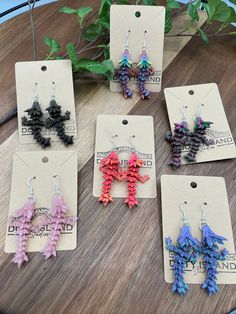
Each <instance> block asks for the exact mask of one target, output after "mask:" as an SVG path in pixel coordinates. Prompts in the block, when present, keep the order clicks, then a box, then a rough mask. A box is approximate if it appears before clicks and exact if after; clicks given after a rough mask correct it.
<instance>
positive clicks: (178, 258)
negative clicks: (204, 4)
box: [165, 202, 200, 295]
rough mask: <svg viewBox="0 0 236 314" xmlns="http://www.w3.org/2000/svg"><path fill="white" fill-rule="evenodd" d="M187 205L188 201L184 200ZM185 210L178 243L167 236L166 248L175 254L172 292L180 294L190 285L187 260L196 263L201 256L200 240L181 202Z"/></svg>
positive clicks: (184, 292) (183, 293)
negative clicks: (187, 280)
mask: <svg viewBox="0 0 236 314" xmlns="http://www.w3.org/2000/svg"><path fill="white" fill-rule="evenodd" d="M184 204H185V205H186V204H187V202H184ZM181 210H182V212H183V218H182V221H183V222H182V225H181V230H180V234H179V236H178V238H177V244H176V245H173V244H172V240H171V238H170V237H167V238H165V244H166V249H167V250H168V251H169V252H171V253H173V254H174V265H173V272H174V283H173V285H172V292H176V293H178V294H180V295H185V294H186V293H187V291H188V290H189V286H188V285H187V284H186V282H185V281H184V273H185V270H184V269H185V267H186V263H187V262H192V263H195V262H196V261H197V259H198V256H199V246H200V244H199V242H198V240H197V239H195V238H194V237H193V236H192V234H191V231H190V224H189V222H188V218H187V215H186V212H185V210H184V207H183V204H181Z"/></svg>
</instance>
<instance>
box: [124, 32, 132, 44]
mask: <svg viewBox="0 0 236 314" xmlns="http://www.w3.org/2000/svg"><path fill="white" fill-rule="evenodd" d="M130 33H131V31H130V29H129V30H128V33H127V35H126V37H125V48H129V35H130Z"/></svg>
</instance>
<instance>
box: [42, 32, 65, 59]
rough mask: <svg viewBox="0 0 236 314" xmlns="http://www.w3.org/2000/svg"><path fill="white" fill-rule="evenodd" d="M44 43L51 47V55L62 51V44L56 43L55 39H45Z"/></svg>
mask: <svg viewBox="0 0 236 314" xmlns="http://www.w3.org/2000/svg"><path fill="white" fill-rule="evenodd" d="M43 42H44V43H45V44H46V45H47V46H48V47H49V49H50V52H49V55H52V54H54V53H56V52H58V51H59V50H60V48H61V47H60V44H59V42H58V41H56V40H55V39H53V38H50V37H48V36H46V37H44V38H43Z"/></svg>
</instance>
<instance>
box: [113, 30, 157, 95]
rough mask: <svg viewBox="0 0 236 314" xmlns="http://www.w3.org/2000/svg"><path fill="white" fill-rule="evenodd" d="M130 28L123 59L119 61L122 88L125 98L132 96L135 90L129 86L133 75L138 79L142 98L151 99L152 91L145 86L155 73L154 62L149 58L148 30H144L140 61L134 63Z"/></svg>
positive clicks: (119, 76)
mask: <svg viewBox="0 0 236 314" xmlns="http://www.w3.org/2000/svg"><path fill="white" fill-rule="evenodd" d="M130 32H131V31H130V30H129V31H128V35H127V37H126V44H125V46H124V49H123V52H122V57H121V60H120V61H119V65H120V68H119V70H118V79H119V82H120V85H121V89H122V92H123V95H124V97H125V98H131V97H132V95H133V92H132V91H131V89H130V88H129V87H128V82H129V80H130V78H131V77H134V78H136V79H137V84H138V88H139V92H140V97H141V99H149V98H150V96H151V93H150V91H149V90H147V89H146V88H145V86H144V84H145V82H146V81H147V79H148V77H149V76H150V75H152V74H153V73H154V70H153V68H152V64H151V62H150V60H149V58H148V54H147V51H146V37H147V31H144V41H143V46H142V49H141V53H140V61H139V63H138V64H137V63H132V62H131V59H130V49H129V35H130Z"/></svg>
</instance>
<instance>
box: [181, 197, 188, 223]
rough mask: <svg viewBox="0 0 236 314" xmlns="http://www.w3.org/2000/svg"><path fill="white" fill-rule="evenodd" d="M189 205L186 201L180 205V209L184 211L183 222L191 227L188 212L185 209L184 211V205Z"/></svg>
mask: <svg viewBox="0 0 236 314" xmlns="http://www.w3.org/2000/svg"><path fill="white" fill-rule="evenodd" d="M186 204H187V202H186V201H185V202H184V203H182V204H181V205H180V209H181V211H182V213H183V217H182V221H183V223H182V224H183V225H189V222H188V216H187V213H186V211H185V209H184V205H186Z"/></svg>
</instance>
